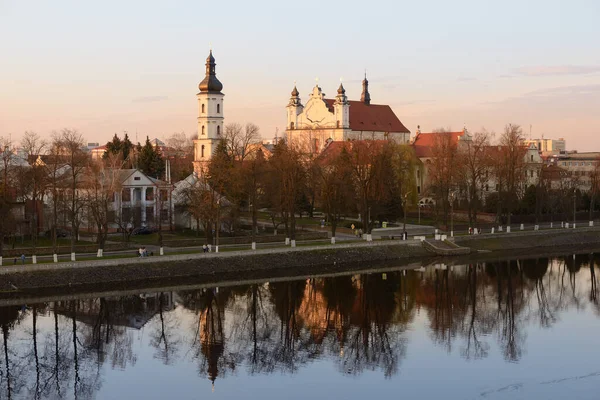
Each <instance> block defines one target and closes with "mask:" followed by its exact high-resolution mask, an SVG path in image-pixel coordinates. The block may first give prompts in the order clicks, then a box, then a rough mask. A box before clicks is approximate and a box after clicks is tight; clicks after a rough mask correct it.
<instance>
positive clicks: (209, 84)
mask: <svg viewBox="0 0 600 400" xmlns="http://www.w3.org/2000/svg"><path fill="white" fill-rule="evenodd" d="M216 65H217V64H216V63H215V58H214V57H213V54H212V49H211V50H210V53H209V54H208V57H206V76H205V77H204V79H203V80H202V82H200V84H199V85H198V89H200V92H208V93H221V90H223V84H222V83H221V82H219V80H218V79H217V72H216Z"/></svg>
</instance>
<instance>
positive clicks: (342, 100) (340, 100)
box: [334, 82, 349, 104]
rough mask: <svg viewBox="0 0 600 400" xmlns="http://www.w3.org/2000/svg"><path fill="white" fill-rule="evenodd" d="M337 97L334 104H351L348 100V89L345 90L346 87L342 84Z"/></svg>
mask: <svg viewBox="0 0 600 400" xmlns="http://www.w3.org/2000/svg"><path fill="white" fill-rule="evenodd" d="M337 93H338V94H337V96H335V103H334V104H349V103H348V98H347V97H346V89H344V85H343V84H342V82H340V87H339V88H338V90H337Z"/></svg>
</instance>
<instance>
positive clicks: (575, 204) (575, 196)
mask: <svg viewBox="0 0 600 400" xmlns="http://www.w3.org/2000/svg"><path fill="white" fill-rule="evenodd" d="M576 210H577V189H573V229H575V220H576V218H577V211H576Z"/></svg>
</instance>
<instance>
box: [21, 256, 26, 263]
mask: <svg viewBox="0 0 600 400" xmlns="http://www.w3.org/2000/svg"><path fill="white" fill-rule="evenodd" d="M21 263H22V264H23V265H25V254H21Z"/></svg>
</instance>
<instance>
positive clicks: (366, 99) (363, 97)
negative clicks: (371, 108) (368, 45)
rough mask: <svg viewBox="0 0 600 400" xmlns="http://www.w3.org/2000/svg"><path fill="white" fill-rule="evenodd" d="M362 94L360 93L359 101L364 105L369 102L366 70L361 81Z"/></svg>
mask: <svg viewBox="0 0 600 400" xmlns="http://www.w3.org/2000/svg"><path fill="white" fill-rule="evenodd" d="M362 87H363V90H362V94H361V95H360V101H362V102H363V103H365V104H366V105H369V104H371V95H370V94H369V81H368V80H367V71H365V79H363V81H362Z"/></svg>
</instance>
